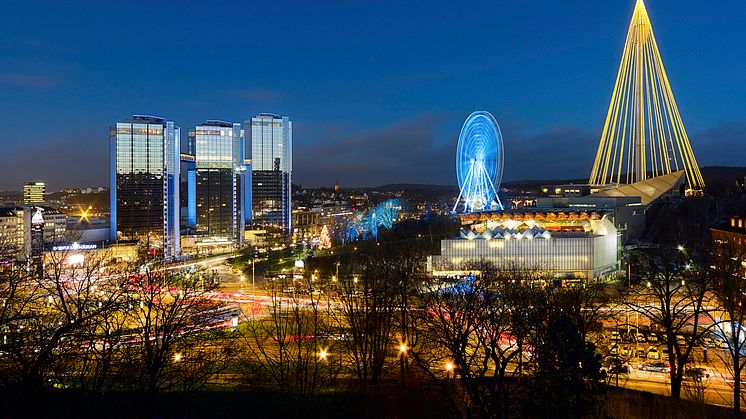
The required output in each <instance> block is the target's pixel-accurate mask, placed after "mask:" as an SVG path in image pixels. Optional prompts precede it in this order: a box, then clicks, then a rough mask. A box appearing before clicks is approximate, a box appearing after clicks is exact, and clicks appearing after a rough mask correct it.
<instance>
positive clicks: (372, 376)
mask: <svg viewBox="0 0 746 419" xmlns="http://www.w3.org/2000/svg"><path fill="white" fill-rule="evenodd" d="M348 268H350V270H351V272H350V274H348V276H347V277H346V278H340V280H339V289H340V300H341V304H340V309H341V314H342V316H341V319H340V320H341V322H340V326H341V327H342V328H345V329H346V331H347V335H348V340H347V341H346V342H347V343H348V351H349V353H350V355H351V357H352V366H353V369H354V371H355V374H356V375H357V378H358V383H359V385H360V390H361V391H362V392H363V393H365V392H367V389H368V386H369V385H370V384H378V383H380V382H381V378H382V375H383V373H384V366H385V364H386V358H387V355H389V354H390V352H391V351H392V350H393V349H394V348H395V345H394V341H395V338H394V335H393V328H394V325H395V316H396V311H397V304H398V291H397V289H396V288H395V286H396V285H397V284H396V283H395V280H394V279H393V278H394V270H393V267H392V265H391V264H390V263H387V262H386V260H385V259H382V258H379V257H376V255H375V253H372V252H371V253H367V254H363V255H361V256H360V257H359V258H358V260H357V261H356V263H354V264H352V266H348ZM404 344H406V342H404ZM396 346H398V345H396Z"/></svg>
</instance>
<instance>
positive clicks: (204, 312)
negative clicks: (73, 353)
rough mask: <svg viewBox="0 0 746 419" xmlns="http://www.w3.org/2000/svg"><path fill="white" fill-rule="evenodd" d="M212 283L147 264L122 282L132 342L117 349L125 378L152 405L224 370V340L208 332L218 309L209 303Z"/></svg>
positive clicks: (195, 275)
mask: <svg viewBox="0 0 746 419" xmlns="http://www.w3.org/2000/svg"><path fill="white" fill-rule="evenodd" d="M217 286H218V282H217V280H216V278H215V277H214V276H213V275H211V274H208V273H206V272H203V271H196V272H177V271H173V270H169V269H167V268H166V267H164V266H161V265H158V264H156V265H153V266H151V267H149V268H148V269H147V270H145V271H144V272H143V273H142V274H138V275H135V276H132V277H131V278H129V280H128V282H127V290H128V293H127V295H126V301H127V310H126V315H127V321H128V324H130V325H131V328H132V330H133V334H134V336H132V338H133V342H132V344H130V345H126V346H125V347H124V348H123V351H124V352H125V354H124V356H123V357H124V364H125V371H126V373H125V377H126V378H127V379H128V380H129V382H130V383H131V384H132V385H133V386H134V387H135V388H136V389H138V390H141V391H143V392H145V393H146V395H147V396H148V401H149V402H153V401H154V396H155V394H156V393H157V392H159V391H161V390H165V389H171V388H180V389H193V388H199V387H201V386H203V385H204V384H205V383H206V382H207V380H208V379H209V378H210V376H212V375H213V374H215V373H216V372H218V371H220V370H221V369H222V368H224V366H225V362H226V359H227V354H228V353H229V352H230V349H231V347H230V345H229V344H228V343H229V342H230V341H229V340H227V339H223V336H222V335H221V332H219V331H215V330H213V326H214V325H215V321H216V320H218V319H219V318H217V317H218V314H217V310H218V308H219V305H216V304H213V303H211V302H210V298H209V296H210V292H211V291H212V290H214V289H215V288H216V287H217Z"/></svg>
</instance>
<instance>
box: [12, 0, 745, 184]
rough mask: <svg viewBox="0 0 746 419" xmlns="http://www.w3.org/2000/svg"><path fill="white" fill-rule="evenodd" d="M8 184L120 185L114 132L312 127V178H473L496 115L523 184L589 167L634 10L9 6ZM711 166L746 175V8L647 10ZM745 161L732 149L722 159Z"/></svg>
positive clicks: (407, 5) (304, 0)
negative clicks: (482, 121) (113, 168)
mask: <svg viewBox="0 0 746 419" xmlns="http://www.w3.org/2000/svg"><path fill="white" fill-rule="evenodd" d="M0 5H1V6H2V7H1V10H2V11H3V19H2V24H0V122H1V123H2V127H3V129H2V131H1V133H0V144H2V147H3V148H2V149H3V150H4V152H3V153H2V154H1V155H0V175H1V176H0V189H16V188H20V185H21V183H22V182H23V181H25V180H44V181H46V182H47V183H48V184H49V185H50V187H51V188H53V189H54V188H59V187H62V186H85V185H104V184H107V182H108V180H107V170H106V168H107V166H108V155H107V140H108V126H109V125H110V124H111V123H112V122H114V121H116V120H118V119H121V118H123V117H125V116H128V115H130V114H132V113H151V114H157V115H161V116H165V117H167V118H170V119H173V120H175V121H176V122H177V124H179V125H180V126H181V127H182V130H183V135H186V131H187V129H188V128H189V127H191V126H194V125H195V124H197V123H199V122H201V121H203V120H204V119H225V120H235V121H241V120H244V119H246V118H248V117H250V116H252V115H254V114H256V113H259V112H275V113H280V114H283V115H288V116H290V117H291V118H292V120H293V122H294V166H295V167H294V168H295V170H294V181H295V182H296V183H300V184H303V185H306V186H316V185H331V184H333V182H334V181H335V180H339V182H340V183H341V184H342V185H378V184H384V183H392V182H418V183H440V184H446V183H455V169H454V163H453V159H454V154H455V149H456V141H457V139H458V133H459V129H460V126H461V123H462V122H463V120H464V119H465V118H466V117H467V116H468V115H469V113H471V112H472V111H474V110H488V111H490V112H492V113H493V114H494V115H495V116H496V118H497V120H498V122H499V123H500V125H501V128H502V131H503V136H504V138H505V149H506V156H505V161H506V167H505V177H504V178H505V179H506V180H516V179H528V178H571V177H584V176H587V174H588V172H589V171H590V166H591V163H592V159H593V156H594V154H595V151H596V147H597V145H598V137H599V136H600V131H601V128H602V125H603V120H604V117H605V115H606V109H607V106H608V101H609V97H610V95H611V88H612V86H613V82H614V77H615V76H616V71H617V66H618V61H619V58H620V55H621V50H622V47H623V44H624V38H625V36H626V31H627V26H628V23H629V19H630V17H631V14H632V9H633V7H634V0H619V1H590V0H585V1H580V0H562V1H556V0H554V1H539V0H535V1H488V2H454V1H443V2H440V1H434V0H430V1H427V2H397V1H386V0H376V1H370V2H363V1H354V0H350V1H340V0H334V1H315V0H301V1H294V2H283V1H262V2H259V1H236V2H227V1H226V2H221V1H212V2H194V1H172V2H171V1H160V0H159V1H150V2H144V1H138V2H119V1H100V0H98V1H64V2H63V1H31V0H19V1H9V0H2V1H0ZM647 6H648V11H649V13H650V16H651V20H652V22H653V28H654V30H655V33H656V37H657V40H658V43H659V46H660V48H661V52H662V54H663V59H664V62H665V64H666V68H667V71H668V76H669V79H670V81H671V84H672V86H673V89H674V93H675V95H676V99H677V101H678V104H679V109H680V111H681V114H682V117H683V118H684V123H685V125H686V127H687V129H688V131H689V134H690V137H691V141H692V144H693V147H694V151H695V154H696V156H697V158H698V159H699V161H700V164H702V165H714V164H718V165H746V146H745V145H744V140H745V139H746V102H745V101H744V98H745V97H746V71H744V68H746V42H744V41H746V4H744V2H743V1H740V0H724V1H717V2H702V1H701V0H700V1H690V0H648V2H647ZM725 150H727V152H724V151H725Z"/></svg>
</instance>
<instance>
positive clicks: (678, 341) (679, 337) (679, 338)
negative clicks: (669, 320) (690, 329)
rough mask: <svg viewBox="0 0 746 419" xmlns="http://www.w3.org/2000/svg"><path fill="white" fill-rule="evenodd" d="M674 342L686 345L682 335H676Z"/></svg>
mask: <svg viewBox="0 0 746 419" xmlns="http://www.w3.org/2000/svg"><path fill="white" fill-rule="evenodd" d="M676 342H677V343H678V344H679V345H686V338H685V337H684V335H676Z"/></svg>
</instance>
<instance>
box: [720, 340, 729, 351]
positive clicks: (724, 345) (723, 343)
mask: <svg viewBox="0 0 746 419" xmlns="http://www.w3.org/2000/svg"><path fill="white" fill-rule="evenodd" d="M718 346H720V349H730V347H729V345H728V341H726V340H725V339H722V340H720V344H719V345H718Z"/></svg>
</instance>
